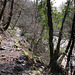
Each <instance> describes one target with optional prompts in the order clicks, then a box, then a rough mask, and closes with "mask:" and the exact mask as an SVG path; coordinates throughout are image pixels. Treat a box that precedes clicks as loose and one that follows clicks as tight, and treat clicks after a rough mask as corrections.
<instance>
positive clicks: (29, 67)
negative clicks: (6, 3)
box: [0, 34, 49, 75]
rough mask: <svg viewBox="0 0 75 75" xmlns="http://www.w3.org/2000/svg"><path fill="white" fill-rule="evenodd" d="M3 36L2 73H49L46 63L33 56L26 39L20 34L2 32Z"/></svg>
mask: <svg viewBox="0 0 75 75" xmlns="http://www.w3.org/2000/svg"><path fill="white" fill-rule="evenodd" d="M1 37H2V39H3V40H2V42H1V48H3V49H0V75H48V73H47V72H46V71H44V68H45V65H44V64H43V63H42V62H40V60H39V59H38V58H35V59H33V58H32V55H33V54H32V52H31V51H29V50H28V48H29V45H28V44H27V43H26V41H25V40H23V39H22V38H21V37H19V36H18V35H16V36H13V37H12V36H10V35H9V34H5V35H4V34H2V36H1ZM47 71H49V69H47Z"/></svg>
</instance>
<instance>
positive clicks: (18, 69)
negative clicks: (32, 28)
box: [14, 65, 24, 71]
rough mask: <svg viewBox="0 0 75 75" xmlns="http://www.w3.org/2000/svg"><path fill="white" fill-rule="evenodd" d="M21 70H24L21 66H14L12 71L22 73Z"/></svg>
mask: <svg viewBox="0 0 75 75" xmlns="http://www.w3.org/2000/svg"><path fill="white" fill-rule="evenodd" d="M23 70H24V68H23V67H22V66H21V65H16V66H15V67H14V71H23Z"/></svg>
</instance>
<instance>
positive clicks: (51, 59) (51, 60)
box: [47, 0, 53, 64]
mask: <svg viewBox="0 0 75 75" xmlns="http://www.w3.org/2000/svg"><path fill="white" fill-rule="evenodd" d="M50 1H51V0H47V7H48V15H47V16H48V26H49V49H50V64H52V63H53V23H52V14H51V12H52V10H51V3H50Z"/></svg>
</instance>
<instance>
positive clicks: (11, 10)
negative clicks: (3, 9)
mask: <svg viewBox="0 0 75 75" xmlns="http://www.w3.org/2000/svg"><path fill="white" fill-rule="evenodd" d="M13 3H14V0H12V1H11V8H10V15H9V17H8V22H7V25H6V26H5V27H4V28H3V29H4V31H6V30H7V29H8V27H9V25H10V22H11V18H12V12H13Z"/></svg>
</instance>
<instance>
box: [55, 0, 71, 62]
mask: <svg viewBox="0 0 75 75" xmlns="http://www.w3.org/2000/svg"><path fill="white" fill-rule="evenodd" d="M69 4H70V0H69V1H68V4H67V8H66V11H65V14H64V17H63V20H62V26H61V28H60V32H59V39H58V43H57V46H56V50H55V54H54V55H55V60H56V61H57V59H58V58H59V51H60V42H61V38H62V32H63V25H64V22H65V19H66V15H67V14H68V8H69Z"/></svg>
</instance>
